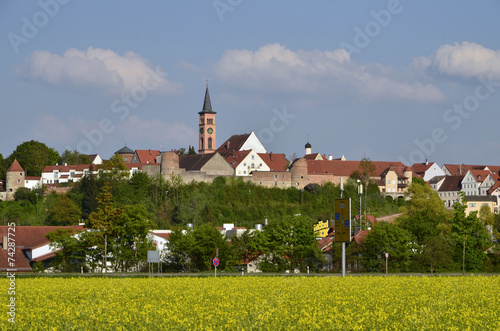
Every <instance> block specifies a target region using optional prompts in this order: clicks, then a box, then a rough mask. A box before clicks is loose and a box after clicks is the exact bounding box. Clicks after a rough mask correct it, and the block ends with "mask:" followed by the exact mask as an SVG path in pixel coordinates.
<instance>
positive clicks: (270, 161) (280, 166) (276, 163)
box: [257, 153, 288, 171]
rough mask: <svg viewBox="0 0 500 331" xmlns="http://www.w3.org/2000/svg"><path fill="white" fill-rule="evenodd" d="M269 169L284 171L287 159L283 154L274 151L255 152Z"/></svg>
mask: <svg viewBox="0 0 500 331" xmlns="http://www.w3.org/2000/svg"><path fill="white" fill-rule="evenodd" d="M257 154H258V155H259V157H260V158H261V159H262V161H264V162H265V163H266V164H267V166H268V167H269V168H270V170H271V171H285V170H286V169H287V167H288V161H287V160H286V158H285V154H280V153H278V154H275V153H257Z"/></svg>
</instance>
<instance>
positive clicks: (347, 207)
mask: <svg viewBox="0 0 500 331" xmlns="http://www.w3.org/2000/svg"><path fill="white" fill-rule="evenodd" d="M335 241H336V242H350V241H351V198H345V199H335Z"/></svg>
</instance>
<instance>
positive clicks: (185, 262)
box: [165, 228, 196, 272]
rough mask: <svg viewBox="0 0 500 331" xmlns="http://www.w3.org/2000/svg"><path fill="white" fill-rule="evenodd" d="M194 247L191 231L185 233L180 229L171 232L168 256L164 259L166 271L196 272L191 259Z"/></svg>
mask: <svg viewBox="0 0 500 331" xmlns="http://www.w3.org/2000/svg"><path fill="white" fill-rule="evenodd" d="M195 245H196V241H195V239H194V235H193V230H191V229H190V228H188V229H187V230H186V231H185V232H184V231H183V230H182V229H177V230H175V231H173V232H172V233H171V234H170V239H169V241H168V255H166V257H165V262H166V266H167V269H169V270H171V271H175V272H185V271H196V268H195V266H194V262H193V261H192V259H191V257H192V256H193V249H194V247H195Z"/></svg>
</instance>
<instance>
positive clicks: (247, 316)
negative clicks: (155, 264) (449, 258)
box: [0, 276, 500, 330]
mask: <svg viewBox="0 0 500 331" xmlns="http://www.w3.org/2000/svg"><path fill="white" fill-rule="evenodd" d="M8 287H9V281H8V280H7V279H5V278H3V279H1V280H0V288H2V289H5V290H2V296H3V302H6V303H7V302H8V300H9V295H8V294H7V289H8ZM15 302H16V307H15V313H16V319H15V322H16V323H15V324H12V323H10V322H8V320H7V319H8V315H7V311H8V310H7V306H6V305H4V307H5V308H4V310H5V312H4V313H2V315H3V316H2V320H1V322H0V329H1V330H170V329H173V330H221V329H228V330H285V329H287V330H409V329H411V330H498V329H499V328H500V314H499V307H500V277H498V276H473V277H410V276H409V277H379V276H373V277H371V276H360V277H345V278H341V277H262V276H260V277H250V276H240V277H217V278H213V277H202V278H194V277H164V278H114V277H113V278H112V277H108V278H84V277H81V278H47V277H44V278H18V279H16V294H15Z"/></svg>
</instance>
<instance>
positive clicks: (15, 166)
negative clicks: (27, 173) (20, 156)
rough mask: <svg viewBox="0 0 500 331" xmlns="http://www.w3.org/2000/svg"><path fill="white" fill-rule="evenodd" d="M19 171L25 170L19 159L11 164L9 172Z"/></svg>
mask: <svg viewBox="0 0 500 331" xmlns="http://www.w3.org/2000/svg"><path fill="white" fill-rule="evenodd" d="M14 171H15V172H19V171H22V172H24V170H23V168H22V167H21V165H20V164H19V162H17V160H14V162H12V164H11V165H10V167H9V169H7V172H14Z"/></svg>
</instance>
